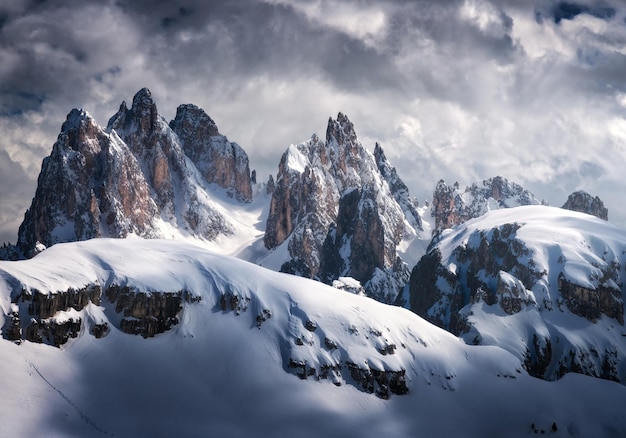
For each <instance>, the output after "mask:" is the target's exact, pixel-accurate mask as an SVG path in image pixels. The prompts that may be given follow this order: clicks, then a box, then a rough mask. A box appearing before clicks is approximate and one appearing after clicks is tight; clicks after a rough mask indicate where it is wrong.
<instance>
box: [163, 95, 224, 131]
mask: <svg viewBox="0 0 626 438" xmlns="http://www.w3.org/2000/svg"><path fill="white" fill-rule="evenodd" d="M170 127H171V128H172V129H173V130H174V131H178V132H181V133H184V134H185V135H190V134H191V133H193V132H197V131H198V130H199V129H202V130H203V131H204V132H202V133H201V134H204V135H206V136H209V137H213V136H216V135H221V134H220V132H219V130H218V129H217V124H216V123H215V121H213V119H212V118H211V117H210V116H209V115H208V114H207V113H206V112H205V111H204V110H203V109H202V108H199V107H197V106H196V105H193V104H190V103H188V104H183V105H179V106H178V108H176V117H174V120H172V121H171V122H170Z"/></svg>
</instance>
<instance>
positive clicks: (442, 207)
mask: <svg viewBox="0 0 626 438" xmlns="http://www.w3.org/2000/svg"><path fill="white" fill-rule="evenodd" d="M539 204H543V205H547V204H546V202H545V201H540V200H539V199H537V198H536V197H535V196H534V195H533V194H532V193H530V192H529V191H528V190H525V189H524V188H523V187H521V186H520V185H518V184H516V183H514V182H511V181H508V180H507V179H506V178H502V177H501V176H496V177H494V178H489V179H486V180H484V181H480V182H477V183H473V184H472V185H471V186H469V187H466V188H465V190H464V191H461V190H460V189H459V184H458V183H454V184H453V185H452V186H448V185H447V184H446V183H445V182H444V181H443V180H440V181H439V182H438V183H437V186H436V187H435V190H434V192H433V201H432V206H431V212H432V216H433V217H434V218H435V230H434V231H435V232H438V231H441V230H444V229H446V228H452V227H453V226H455V225H459V224H462V223H463V222H465V221H468V220H470V219H473V218H476V217H479V216H482V215H483V214H485V213H487V212H488V211H490V210H496V209H500V208H510V207H517V206H520V205H539Z"/></svg>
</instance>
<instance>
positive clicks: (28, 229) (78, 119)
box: [18, 110, 158, 256]
mask: <svg viewBox="0 0 626 438" xmlns="http://www.w3.org/2000/svg"><path fill="white" fill-rule="evenodd" d="M157 213H158V208H157V205H156V204H155V202H154V200H153V199H152V197H151V196H150V187H149V185H148V184H147V182H146V180H145V179H144V177H143V175H142V172H141V169H140V166H139V163H138V162H137V160H136V158H135V156H134V155H133V154H132V153H131V152H130V151H129V149H128V148H127V147H126V145H125V144H124V142H123V141H122V140H121V139H120V138H119V137H118V136H117V135H116V134H115V133H111V134H108V133H106V132H105V131H104V130H103V129H102V128H100V127H99V126H98V125H97V124H96V122H95V120H94V119H93V118H92V117H91V116H90V115H89V114H88V113H87V112H85V111H83V110H72V112H70V114H69V115H68V116H67V120H66V122H65V123H64V124H63V127H62V128H61V133H60V134H59V137H58V139H57V141H56V143H55V144H54V146H53V148H52V153H51V154H50V156H49V157H47V158H46V159H45V160H44V161H43V165H42V168H41V173H40V175H39V179H38V182H37V191H36V193H35V197H34V198H33V202H32V204H31V207H30V208H29V209H28V210H27V212H26V214H25V216H24V221H23V223H22V224H21V226H20V229H19V234H18V236H19V237H18V248H20V250H21V251H22V252H23V253H24V254H26V255H27V256H28V255H32V253H33V251H34V250H35V248H36V245H37V244H38V243H41V244H43V245H45V246H46V247H47V246H50V245H53V244H55V243H58V242H67V241H72V240H86V239H90V238H93V237H101V236H120V237H123V236H126V235H127V234H129V233H136V234H140V235H146V236H152V235H154V226H155V218H156V215H157Z"/></svg>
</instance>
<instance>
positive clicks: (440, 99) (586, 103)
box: [0, 0, 626, 242]
mask: <svg viewBox="0 0 626 438" xmlns="http://www.w3.org/2000/svg"><path fill="white" fill-rule="evenodd" d="M4 3H8V4H4ZM4 3H3V4H2V5H0V134H1V135H0V207H1V208H0V242H2V241H15V238H16V233H17V226H18V224H19V222H20V221H21V219H22V217H23V213H24V210H25V209H26V208H27V207H28V205H29V204H30V199H31V198H32V196H33V195H34V190H35V185H36V178H37V175H38V172H39V166H40V164H41V160H42V159H43V157H45V156H46V155H48V154H49V152H50V150H51V147H52V144H53V143H54V141H55V138H56V135H57V134H58V131H59V129H60V126H61V124H62V122H63V121H64V118H65V115H66V114H67V113H68V112H69V111H70V109H71V108H73V107H83V108H85V109H87V110H88V111H89V112H91V113H92V114H93V115H94V116H95V117H96V119H97V120H98V121H99V122H100V124H106V121H107V120H108V117H109V116H110V115H112V114H113V113H114V112H115V111H116V109H117V107H118V105H119V104H120V102H121V101H122V100H130V99H131V98H132V96H133V94H134V93H135V92H136V91H137V90H139V89H140V88H142V87H144V86H147V87H148V88H150V89H151V91H152V93H153V96H154V97H155V100H156V102H157V105H158V107H159V110H160V112H161V113H162V114H163V115H164V116H165V117H166V118H167V119H171V118H172V117H173V116H174V113H175V110H176V107H177V105H178V104H181V103H195V104H196V105H199V106H201V107H202V108H204V109H205V110H206V111H207V112H208V113H209V114H210V115H211V117H212V118H214V119H215V120H216V122H217V123H218V126H219V128H220V131H222V132H223V133H224V134H226V135H227V136H229V138H230V139H231V140H233V141H237V142H239V143H240V144H241V145H242V146H243V147H244V149H246V151H247V152H248V154H249V155H250V158H251V164H252V166H253V167H256V168H257V170H258V173H259V176H260V178H265V177H267V175H268V174H269V173H275V172H276V169H277V165H278V160H279V158H280V154H281V153H282V152H283V151H284V150H285V149H286V147H287V146H288V145H289V144H290V143H297V142H300V141H303V140H305V139H306V138H307V137H308V136H309V135H310V134H312V133H313V132H317V133H323V132H324V129H325V123H326V120H327V118H328V117H329V116H331V115H336V113H337V112H338V111H343V112H345V113H346V114H348V116H349V117H350V118H351V120H352V121H353V122H354V124H355V127H356V130H357V133H358V134H359V136H360V138H361V140H362V142H363V143H364V144H365V145H366V146H367V147H369V148H373V144H374V142H375V141H378V142H380V143H381V144H382V146H383V148H384V149H385V152H386V154H387V156H388V157H389V158H390V160H392V162H393V163H394V164H395V165H396V166H397V167H398V171H399V173H400V175H401V176H402V177H403V178H404V179H405V180H406V182H407V184H408V185H409V187H410V189H411V191H412V193H413V194H414V195H417V196H418V197H419V199H420V200H421V201H423V200H425V199H428V198H429V197H430V195H431V191H432V189H433V187H434V184H435V183H436V181H437V180H438V179H440V178H444V179H446V180H447V181H448V182H454V181H456V180H458V181H459V182H460V183H461V184H469V183H471V182H473V181H475V180H478V179H483V178H487V177H491V176H495V175H502V176H505V177H507V178H509V179H512V180H515V181H517V182H519V183H520V184H522V185H524V186H526V187H527V188H529V189H531V190H532V191H534V192H535V193H536V194H537V195H538V196H542V197H544V198H546V199H547V200H548V201H549V202H550V203H552V204H555V205H560V204H561V203H563V202H564V200H565V198H566V197H567V194H569V193H571V192H572V191H574V190H577V189H584V190H587V191H589V192H590V193H592V194H594V195H595V194H597V195H599V196H600V197H602V198H603V199H604V200H605V203H606V204H607V206H608V207H609V214H610V217H611V219H612V220H614V221H616V222H619V223H626V207H623V206H622V204H623V203H622V202H621V200H622V195H621V194H622V193H624V191H625V190H626V181H625V179H624V178H623V176H622V174H623V172H622V169H623V168H624V165H625V164H626V157H625V155H624V154H625V146H626V120H625V118H624V115H625V112H626V74H625V72H626V49H625V47H626V21H625V20H626V18H625V17H626V7H625V6H623V5H622V3H621V2H620V1H618V0H614V1H601V2H597V1H590V0H580V1H578V0H577V1H568V2H562V1H561V2H556V1H549V0H537V1H536V2H534V3H533V2H530V1H526V0H503V1H495V0H494V1H487V0H445V1H442V0H419V1H401V0H396V1H385V2H377V1H367V0H353V1H340V0H306V1H287V0H267V1H261V0H240V1H235V2H233V1H226V0H224V1H210V2H207V1H200V0H189V1H177V2H174V1H147V0H146V1H130V0H128V1H127V0H119V1H113V0H110V1H104V2H86V1H78V0H66V1H51V0H49V1H25V0H13V1H11V2H4Z"/></svg>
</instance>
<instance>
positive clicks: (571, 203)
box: [561, 190, 609, 221]
mask: <svg viewBox="0 0 626 438" xmlns="http://www.w3.org/2000/svg"><path fill="white" fill-rule="evenodd" d="M561 208H565V209H566V210H572V211H578V212H580V213H586V214H591V215H593V216H596V217H599V218H600V219H604V220H605V221H607V220H609V210H608V209H607V208H606V207H605V206H604V202H602V200H601V199H600V198H599V197H597V196H596V197H593V196H591V195H590V194H589V193H587V192H585V191H583V190H580V191H578V192H574V193H572V194H571V195H569V196H568V197H567V201H565V204H563V207H561Z"/></svg>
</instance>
